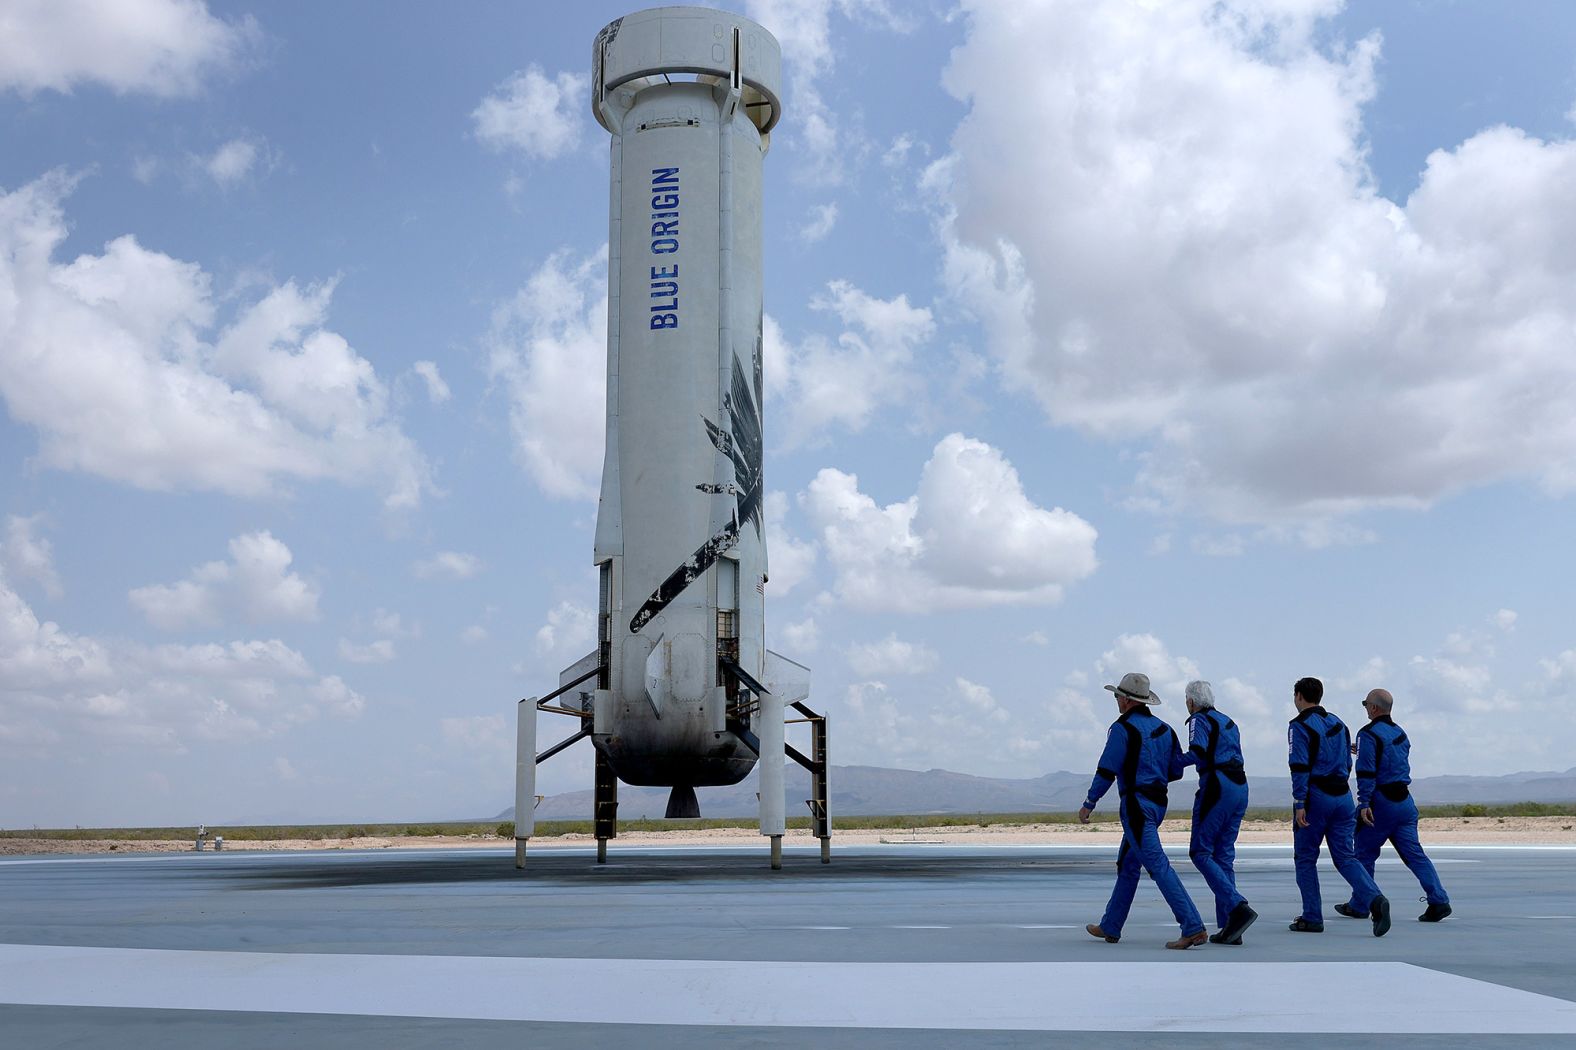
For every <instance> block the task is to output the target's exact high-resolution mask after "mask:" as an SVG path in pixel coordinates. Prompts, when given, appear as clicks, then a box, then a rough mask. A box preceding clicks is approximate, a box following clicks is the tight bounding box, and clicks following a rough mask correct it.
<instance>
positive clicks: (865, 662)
mask: <svg viewBox="0 0 1576 1050" xmlns="http://www.w3.org/2000/svg"><path fill="white" fill-rule="evenodd" d="M843 655H844V656H845V657H847V659H848V666H849V667H852V668H853V669H854V672H855V673H856V674H861V675H889V674H924V673H925V672H927V671H934V670H935V669H936V668H937V667H938V666H940V664H941V657H940V656H938V655H936V651H935V650H934V649H931V648H930V647H929V646H926V645H922V644H919V643H916V642H905V641H903V640H901V639H900V638H898V636H897V635H896V634H889V635H887V636H886V637H885V638H883V639H881V640H880V641H878V642H857V643H855V644H853V645H850V646H847V647H846V648H844V649H843ZM961 680H962V679H959V681H961Z"/></svg>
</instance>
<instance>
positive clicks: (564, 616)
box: [536, 601, 596, 658]
mask: <svg viewBox="0 0 1576 1050" xmlns="http://www.w3.org/2000/svg"><path fill="white" fill-rule="evenodd" d="M595 641H596V610H595V609H591V608H588V607H587V606H584V605H581V604H579V603H578V602H571V601H562V602H559V603H558V604H557V605H555V606H553V608H551V609H549V610H548V611H547V622H546V623H544V624H542V626H541V627H539V628H537V631H536V652H537V655H539V656H554V655H557V656H561V657H565V658H568V657H571V656H583V655H584V654H585V653H586V652H587V651H588V650H589V649H590V648H591V647H592V644H593V643H594V642H595Z"/></svg>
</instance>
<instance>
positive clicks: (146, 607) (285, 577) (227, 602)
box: [127, 532, 318, 631]
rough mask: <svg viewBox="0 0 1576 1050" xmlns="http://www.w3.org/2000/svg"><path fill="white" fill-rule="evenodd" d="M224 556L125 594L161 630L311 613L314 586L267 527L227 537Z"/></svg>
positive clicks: (313, 613)
mask: <svg viewBox="0 0 1576 1050" xmlns="http://www.w3.org/2000/svg"><path fill="white" fill-rule="evenodd" d="M230 559H231V560H230V561H228V562H223V561H211V562H208V563H206V564H203V565H199V566H197V567H196V568H195V569H193V570H192V571H191V574H190V575H189V576H187V577H186V578H185V579H184V580H179V581H177V582H175V583H170V584H151V585H149V586H147V587H138V588H136V589H135V590H133V591H131V592H130V593H129V594H128V595H127V597H128V598H129V599H130V600H131V604H132V605H133V606H135V607H136V608H137V610H138V611H139V612H141V613H142V614H143V616H145V617H146V618H147V620H148V622H149V623H151V624H153V625H154V626H155V627H159V628H162V629H163V630H166V631H173V630H179V629H181V628H183V627H191V626H197V627H216V626H218V625H219V624H221V623H224V622H226V621H227V620H229V619H232V618H233V619H239V620H243V621H245V622H247V623H268V622H271V621H279V620H315V619H317V599H318V590H317V588H316V587H315V586H313V585H312V584H311V583H309V582H307V581H306V580H305V579H303V578H302V577H301V576H299V575H297V574H296V573H293V572H291V571H290V562H291V560H292V555H291V553H290V548H289V547H286V546H285V545H284V544H283V543H281V542H280V541H279V540H277V539H275V538H274V537H273V535H272V534H271V533H268V532H252V533H247V534H246V535H243V536H237V537H236V538H235V539H233V540H231V541H230Z"/></svg>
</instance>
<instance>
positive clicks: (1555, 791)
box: [496, 766, 1576, 821]
mask: <svg viewBox="0 0 1576 1050" xmlns="http://www.w3.org/2000/svg"><path fill="white" fill-rule="evenodd" d="M1089 776H1090V774H1088V773H1047V774H1045V775H1044V776H1040V777H1032V778H1029V779H1027V780H1011V779H1007V778H1003V777H977V776H971V775H970V774H968V773H953V772H949V771H948V770H945V769H928V770H925V771H923V772H921V771H919V770H913V769H883V768H881V767H879V766H833V767H832V772H831V775H830V776H829V777H828V782H829V783H828V786H829V787H830V788H831V793H832V800H831V802H832V805H831V808H832V816H833V819H834V821H835V819H836V817H837V814H839V813H843V814H847V815H849V816H899V815H904V814H923V813H958V814H967V813H1032V812H1035V811H1037V810H1043V811H1045V812H1048V813H1068V812H1072V811H1075V810H1077V809H1078V807H1079V806H1080V805H1081V804H1082V803H1083V800H1084V792H1086V791H1087V790H1088V789H1089ZM784 779H785V780H786V781H787V787H788V798H789V800H790V801H789V806H788V814H789V816H795V815H798V816H804V815H806V814H807V813H808V812H809V811H808V809H807V808H806V807H805V806H804V805H803V803H802V802H798V801H796V800H799V799H804V798H808V797H809V790H810V778H809V775H808V774H807V773H805V772H804V771H803V770H802V769H798V768H796V767H790V768H789V770H788V771H787V774H786V776H785V777H784ZM1194 781H1195V776H1194V774H1193V772H1192V771H1191V770H1189V771H1188V775H1187V777H1186V778H1185V779H1183V780H1182V781H1180V782H1178V783H1177V784H1176V785H1174V786H1173V787H1172V799H1173V804H1174V805H1191V803H1192V798H1193V785H1194ZM755 785H756V776H755V774H754V773H751V774H750V776H749V777H747V778H746V779H745V780H744V781H743V782H742V783H739V784H735V785H734V786H732V787H719V788H700V789H698V790H697V792H696V793H697V794H698V795H699V797H700V811H701V814H702V815H703V816H707V817H747V816H752V815H754V814H755V813H756V812H757V805H756V794H755V792H756V786H755ZM1248 790H1249V797H1250V798H1251V800H1252V801H1251V803H1250V804H1251V805H1255V806H1274V807H1282V806H1289V805H1290V804H1291V783H1290V780H1289V779H1288V778H1287V777H1284V776H1281V777H1249V778H1248ZM1412 794H1413V797H1415V798H1416V799H1417V800H1418V802H1419V803H1420V804H1422V805H1436V804H1437V805H1445V804H1463V803H1471V802H1476V803H1481V804H1487V805H1494V804H1500V803H1508V802H1576V769H1568V770H1566V771H1565V772H1563V773H1509V774H1506V775H1505V776H1498V777H1467V776H1441V777H1423V778H1420V779H1418V780H1415V781H1414V782H1413V783H1412ZM667 800H668V790H667V788H637V787H629V786H628V785H624V784H620V785H619V788H618V815H619V816H620V817H622V818H623V819H625V820H634V819H638V818H640V817H660V816H662V814H663V812H664V811H665V810H666V808H667ZM1114 803H1115V798H1114V797H1111V798H1110V799H1109V800H1108V802H1107V803H1104V804H1102V808H1105V806H1107V805H1111V804H1114ZM536 816H537V819H538V820H580V819H589V818H590V816H591V792H590V791H589V790H587V791H570V792H566V793H564V794H561V795H550V796H548V797H547V798H544V799H543V800H542V803H541V805H539V806H537V808H536ZM513 818H514V807H513V806H510V807H509V808H508V809H506V810H504V811H503V812H502V813H500V814H499V815H498V817H497V818H496V819H499V820H512V819H513Z"/></svg>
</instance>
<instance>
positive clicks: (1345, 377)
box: [927, 0, 1576, 542]
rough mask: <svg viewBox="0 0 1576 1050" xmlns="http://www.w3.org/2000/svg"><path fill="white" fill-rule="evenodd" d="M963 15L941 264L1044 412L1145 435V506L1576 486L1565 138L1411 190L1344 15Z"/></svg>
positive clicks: (1274, 9)
mask: <svg viewBox="0 0 1576 1050" xmlns="http://www.w3.org/2000/svg"><path fill="white" fill-rule="evenodd" d="M966 7H967V12H968V24H969V30H968V39H967V41H966V42H965V43H964V45H963V46H961V47H960V48H958V49H956V50H955V51H954V52H953V54H952V60H951V63H950V65H949V67H948V70H947V72H946V75H945V83H946V85H947V86H948V89H949V90H950V91H951V92H952V93H953V94H954V95H955V96H956V97H958V98H959V99H961V100H963V101H964V103H965V104H966V105H967V106H968V107H969V112H968V115H967V116H966V117H965V119H964V120H963V122H962V123H961V125H960V126H959V127H958V128H957V130H956V132H955V134H954V136H953V140H952V153H951V155H950V156H949V157H948V158H946V159H944V160H943V161H941V162H938V164H937V165H936V166H934V167H933V169H932V172H931V177H930V178H929V180H928V182H927V185H929V187H930V188H931V189H932V190H934V191H935V193H936V194H937V199H938V209H939V210H938V217H939V228H940V231H941V234H942V236H943V240H944V243H945V246H946V249H947V267H946V270H945V273H946V277H947V280H948V282H949V284H950V285H951V287H952V290H953V292H954V294H955V295H956V296H957V297H958V299H959V301H961V302H963V303H965V304H967V305H968V306H970V307H971V308H972V309H973V310H974V312H975V313H977V314H978V315H979V316H980V317H981V318H982V319H984V320H985V322H986V327H987V329H988V331H989V333H990V344H991V349H992V351H993V353H994V354H995V356H996V357H997V359H998V360H999V361H1000V362H1001V365H1002V367H1003V371H1004V374H1005V376H1006V378H1007V381H1008V382H1009V383H1010V384H1011V385H1014V386H1017V387H1020V388H1022V389H1025V390H1027V391H1029V392H1031V393H1032V394H1033V395H1034V396H1035V397H1036V398H1037V399H1038V400H1039V402H1040V404H1041V405H1042V406H1043V407H1044V409H1045V411H1046V413H1047V415H1048V416H1049V418H1050V419H1051V420H1052V421H1053V422H1055V423H1057V424H1060V425H1066V426H1071V427H1076V428H1078V429H1080V430H1082V431H1084V432H1086V433H1089V434H1094V435H1098V436H1102V437H1106V438H1109V439H1111V440H1113V441H1124V442H1136V443H1138V444H1139V445H1140V448H1141V450H1142V452H1143V455H1142V456H1141V458H1140V463H1141V468H1140V471H1139V473H1138V476H1137V478H1136V479H1135V481H1136V485H1137V489H1138V491H1139V492H1140V493H1141V494H1144V495H1145V496H1147V497H1148V498H1150V499H1151V500H1153V501H1154V502H1155V503H1157V504H1158V505H1161V506H1167V507H1172V508H1182V509H1188V510H1193V511H1196V512H1199V513H1202V514H1206V515H1209V516H1212V517H1216V518H1218V519H1221V520H1224V521H1230V522H1264V523H1284V522H1286V521H1288V520H1291V519H1293V518H1296V517H1299V516H1312V517H1316V518H1318V517H1324V518H1330V517H1340V516H1342V515H1345V514H1349V513H1352V512H1356V511H1359V510H1363V509H1365V508H1372V507H1384V506H1394V507H1423V506H1427V505H1429V504H1431V503H1433V502H1434V501H1436V500H1438V499H1440V498H1442V497H1444V496H1447V495H1449V494H1451V493H1453V492H1456V491H1459V490H1461V489H1463V488H1466V487H1469V486H1474V485H1482V484H1487V483H1490V482H1494V481H1500V480H1505V479H1517V478H1535V479H1537V480H1538V481H1540V482H1541V483H1542V484H1543V485H1544V486H1545V487H1546V488H1548V489H1549V490H1550V491H1552V492H1555V493H1564V492H1568V491H1570V490H1571V489H1572V488H1576V454H1573V453H1576V417H1572V415H1571V414H1570V413H1569V412H1568V411H1565V410H1564V401H1565V392H1566V391H1568V390H1569V389H1570V388H1571V386H1572V384H1573V382H1576V357H1573V356H1572V355H1571V354H1570V353H1569V352H1568V347H1569V342H1570V339H1569V333H1570V332H1571V330H1572V328H1573V326H1576V300H1572V298H1571V297H1570V296H1569V294H1568V290H1569V288H1570V286H1571V283H1572V281H1573V279H1576V251H1573V250H1572V249H1571V246H1572V245H1573V244H1576V141H1541V140H1538V139H1536V138H1533V137H1531V136H1529V135H1527V134H1525V133H1524V132H1521V131H1519V130H1517V129H1514V128H1506V127H1495V128H1488V129H1486V130H1484V131H1482V132H1479V133H1478V134H1476V135H1474V136H1473V137H1471V138H1470V139H1468V140H1467V141H1466V142H1464V143H1462V144H1460V145H1459V146H1457V147H1455V148H1453V149H1448V150H1439V151H1436V152H1435V153H1433V154H1432V155H1431V156H1430V157H1429V158H1428V162H1427V166H1426V168H1425V170H1424V171H1423V173H1422V178H1421V182H1420V184H1419V185H1418V188H1417V189H1416V191H1415V192H1414V193H1413V194H1412V195H1411V197H1410V198H1408V199H1407V200H1406V201H1405V203H1404V205H1403V206H1397V205H1395V204H1393V203H1391V202H1390V201H1388V200H1386V199H1384V198H1383V197H1381V196H1380V195H1379V193H1378V191H1377V189H1376V187H1375V180H1374V178H1373V176H1372V174H1371V173H1370V171H1369V169H1368V165H1367V154H1366V150H1367V146H1366V140H1367V134H1368V133H1367V131H1366V129H1365V128H1364V125H1363V116H1364V107H1365V105H1366V104H1367V103H1368V102H1369V101H1370V100H1371V99H1372V98H1373V96H1374V93H1375V90H1376V87H1375V78H1374V72H1373V71H1374V66H1375V63H1376V61H1377V59H1378V55H1379V41H1378V38H1377V37H1370V38H1368V39H1365V40H1362V41H1359V42H1357V43H1355V44H1353V45H1351V46H1349V47H1345V48H1340V49H1332V48H1330V47H1328V46H1327V45H1325V44H1324V43H1323V41H1324V40H1325V39H1327V35H1328V24H1327V22H1326V19H1327V18H1328V17H1329V16H1331V15H1333V14H1334V13H1335V12H1336V10H1337V9H1338V5H1337V4H1334V3H1331V2H1326V0H1310V2H1306V3H1300V2H1299V3H1292V2H1288V3H1276V4H1261V3H1255V2H1249V0H1244V2H1240V3H1215V2H1213V0H1193V2H1178V3H1167V4H1148V5H1142V4H1138V3H1108V4H1094V5H1088V4H1076V3H1046V4H1041V5H1036V6H1033V7H1017V6H1004V5H996V4H988V3H970V4H967V5H966ZM1003 68H1009V69H1017V70H1022V71H1023V78H1017V79H1015V78H1003V77H1002V76H1001V75H1000V71H1001V70H1002V69H1003ZM1026 126H1032V127H1033V128H1034V129H1035V131H1034V134H1032V135H1025V134H1024V133H1023V128H1024V127H1026ZM1034 201H1050V202H1054V206H1052V207H1026V202H1034ZM1323 538H1328V537H1320V536H1318V535H1313V536H1311V537H1309V539H1310V540H1311V541H1313V542H1318V541H1320V540H1321V539H1323ZM1357 538H1358V539H1359V540H1360V539H1361V536H1360V535H1359V536H1358V537H1357ZM1334 539H1336V540H1337V541H1343V542H1344V541H1346V539H1345V538H1343V537H1339V536H1337V537H1334Z"/></svg>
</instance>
